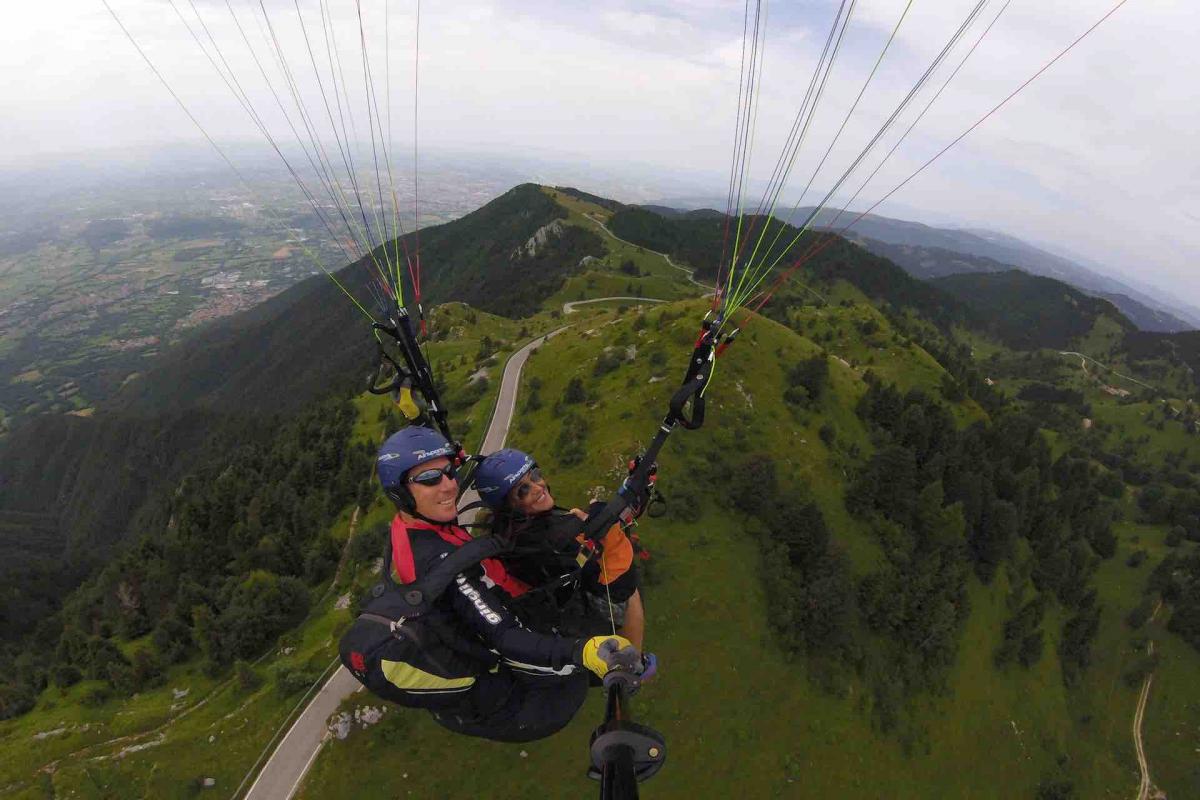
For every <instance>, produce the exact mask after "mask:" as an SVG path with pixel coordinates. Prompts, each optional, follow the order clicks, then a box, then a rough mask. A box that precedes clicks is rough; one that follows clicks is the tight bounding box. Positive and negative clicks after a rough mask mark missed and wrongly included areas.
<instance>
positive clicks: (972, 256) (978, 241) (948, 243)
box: [643, 205, 1200, 333]
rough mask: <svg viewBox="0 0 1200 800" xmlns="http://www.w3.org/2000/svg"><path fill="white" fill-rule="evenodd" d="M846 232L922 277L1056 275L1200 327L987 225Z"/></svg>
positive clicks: (1152, 324)
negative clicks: (1015, 271)
mask: <svg viewBox="0 0 1200 800" xmlns="http://www.w3.org/2000/svg"><path fill="white" fill-rule="evenodd" d="M643 207H644V208H647V209H650V210H652V211H655V212H657V213H659V214H663V215H665V216H670V215H672V214H680V213H684V212H681V211H679V210H678V209H672V208H668V207H666V206H664V205H647V206H643ZM812 211H813V209H812V207H806V208H801V209H799V210H798V211H797V212H796V213H795V214H794V215H793V219H797V220H803V219H804V218H805V217H806V216H807V215H808V214H810V213H811V212H812ZM693 213H694V212H693ZM854 218H855V217H854V216H851V214H850V213H849V212H847V213H845V214H843V213H841V212H840V211H839V210H838V209H824V210H823V211H821V213H820V214H818V215H817V219H816V227H817V228H820V229H823V230H836V231H839V232H840V231H841V230H842V228H844V227H845V226H846V225H847V224H849V223H850V221H851V220H853V219H854ZM835 220H836V221H835ZM844 235H845V236H846V237H847V238H848V239H851V240H852V241H857V242H858V243H860V244H861V245H862V246H863V247H865V248H866V249H867V250H869V251H870V252H872V253H875V254H876V255H879V256H883V257H884V258H887V259H889V260H891V261H893V262H895V263H896V264H897V265H899V266H901V267H903V268H904V269H905V270H906V271H908V272H909V273H910V274H911V275H913V276H914V277H917V278H920V279H922V280H930V279H933V278H941V277H945V276H947V275H955V274H961V273H980V272H1005V271H1007V270H1011V269H1014V268H1015V269H1020V270H1024V271H1025V272H1028V273H1030V274H1032V275H1040V276H1042V277H1046V278H1054V279H1055V280H1060V281H1062V282H1064V283H1068V284H1070V285H1071V286H1074V287H1075V288H1077V289H1079V290H1080V291H1083V292H1085V293H1087V294H1090V295H1092V296H1093V297H1102V298H1104V299H1105V300H1108V301H1110V302H1111V303H1112V304H1113V305H1115V306H1116V307H1117V308H1118V309H1120V310H1121V312H1122V313H1123V314H1124V315H1125V316H1127V317H1128V318H1129V319H1130V321H1132V322H1133V323H1134V324H1135V325H1137V327H1138V328H1139V329H1140V330H1144V331H1153V332H1158V333H1176V332H1179V331H1184V330H1192V329H1196V328H1200V310H1195V309H1191V308H1187V307H1181V306H1180V305H1179V304H1171V303H1167V302H1165V301H1164V300H1162V299H1160V298H1158V297H1154V296H1151V295H1150V294H1148V293H1146V292H1144V291H1142V290H1140V289H1137V288H1134V287H1132V286H1129V285H1128V284H1126V283H1122V282H1121V281H1118V280H1116V279H1114V278H1111V277H1109V276H1107V275H1104V274H1102V273H1100V272H1097V271H1096V270H1095V269H1093V268H1091V267H1087V266H1084V265H1082V264H1080V263H1078V262H1077V261H1074V260H1071V259H1069V258H1064V257H1063V256H1058V255H1055V254H1053V253H1050V252H1048V251H1046V250H1043V249H1041V248H1039V247H1035V246H1033V245H1031V244H1029V243H1027V242H1024V241H1022V240H1020V239H1017V238H1016V237H1014V236H1009V235H1007V234H1003V233H997V232H995V231H988V230H982V229H970V228H939V227H933V226H930V225H925V224H922V223H920V222H909V221H907V220H901V219H894V218H891V217H883V216H878V215H875V214H868V215H866V216H865V217H863V218H862V219H861V220H859V221H858V222H856V223H855V225H854V227H853V228H852V229H851V230H850V231H847V232H846V233H845V234H844Z"/></svg>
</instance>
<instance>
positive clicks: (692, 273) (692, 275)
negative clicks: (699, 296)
mask: <svg viewBox="0 0 1200 800" xmlns="http://www.w3.org/2000/svg"><path fill="white" fill-rule="evenodd" d="M584 216H585V217H587V218H588V219H590V220H591V221H592V222H594V223H596V224H597V225H599V226H600V228H601V229H602V230H603V231H604V232H605V233H607V234H608V235H609V236H611V237H612V238H614V239H616V240H617V241H618V242H621V243H623V244H627V245H629V246H630V247H641V248H642V249H643V250H645V251H646V252H647V253H652V254H654V255H656V256H662V257H663V258H665V259H666V261H667V263H668V264H670V265H671V266H672V267H674V268H675V269H677V270H679V271H680V272H683V273H686V274H687V278H688V280H689V281H691V282H692V283H694V284H696V285H697V286H699V287H700V288H702V289H706V290H707V291H708V292H709V293H712V292H715V291H716V288H715V287H713V286H709V285H708V284H707V283H701V282H700V281H698V280H696V270H694V269H688V268H687V267H681V266H679V265H678V264H676V263H675V262H674V261H672V260H671V257H670V256H669V255H667V254H666V253H660V252H658V251H657V250H651V249H650V248H649V247H643V246H642V245H640V244H637V243H635V242H631V241H629V240H628V239H622V238H621V237H620V236H617V235H616V234H615V233H613V232H612V231H610V230H609V229H608V226H607V225H605V224H604V223H603V222H601V221H600V220H598V219H596V218H595V217H593V216H592V215H591V214H584Z"/></svg>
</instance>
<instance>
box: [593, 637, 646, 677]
mask: <svg viewBox="0 0 1200 800" xmlns="http://www.w3.org/2000/svg"><path fill="white" fill-rule="evenodd" d="M582 656H583V657H582V660H583V666H585V667H587V668H588V669H590V670H591V671H592V672H594V673H595V674H596V677H598V678H603V677H604V676H605V675H607V674H608V671H609V670H610V669H613V668H614V667H620V668H621V669H627V670H630V671H632V672H635V673H638V672H640V671H641V669H642V656H641V654H640V653H638V651H637V648H636V647H634V646H633V643H632V642H630V641H629V640H628V639H626V638H625V637H624V636H616V635H611V634H610V635H608V636H593V637H592V638H591V639H588V640H587V641H585V642H584V643H583V653H582Z"/></svg>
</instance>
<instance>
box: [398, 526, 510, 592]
mask: <svg viewBox="0 0 1200 800" xmlns="http://www.w3.org/2000/svg"><path fill="white" fill-rule="evenodd" d="M409 530H428V531H433V532H434V533H436V534H437V535H438V536H439V537H440V538H441V539H442V541H444V542H446V543H448V544H452V545H454V546H455V547H462V546H463V545H464V544H466V543H467V542H469V541H471V534H469V533H467V532H466V531H465V530H463V529H462V528H460V527H458V526H457V525H430V524H428V523H422V522H417V523H414V524H413V525H405V524H404V521H403V520H401V519H400V515H399V514H397V515H396V516H395V517H393V518H392V530H391V539H392V564H391V569H392V577H393V578H395V579H396V582H397V583H412V582H413V581H414V580H416V579H417V568H416V564H415V563H414V562H413V554H412V541H411V540H410V539H409V538H408V536H409V534H408V532H409ZM480 563H481V564H482V566H483V572H484V574H485V575H486V576H487V578H488V580H490V581H491V582H492V583H494V584H495V585H496V586H499V587H500V589H501V590H503V591H504V592H505V593H507V594H508V596H509V597H518V596H520V595H522V594H525V592H527V591H529V584H527V583H525V582H524V581H522V580H520V579H518V578H516V577H514V576H512V575H510V574H509V573H508V570H506V569H505V568H504V565H503V564H501V563H500V562H499V561H497V560H496V559H494V558H487V559H484V560H483V561H482V562H480Z"/></svg>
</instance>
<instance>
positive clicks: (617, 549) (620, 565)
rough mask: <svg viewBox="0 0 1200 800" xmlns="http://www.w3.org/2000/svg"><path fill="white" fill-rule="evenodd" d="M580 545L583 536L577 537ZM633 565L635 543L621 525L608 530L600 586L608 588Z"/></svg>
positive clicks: (603, 552) (601, 555)
mask: <svg viewBox="0 0 1200 800" xmlns="http://www.w3.org/2000/svg"><path fill="white" fill-rule="evenodd" d="M577 540H578V541H579V542H580V544H582V543H583V536H582V535H580V536H578V537H577ZM632 565H633V542H631V541H629V537H628V536H626V535H625V531H623V530H622V529H621V526H620V525H619V524H617V525H613V526H612V527H611V528H609V529H608V533H607V534H606V535H605V537H604V549H603V551H602V552H601V554H600V585H601V586H607V585H608V584H610V583H612V582H614V581H615V580H617V578H620V577H621V576H622V575H624V574H625V573H626V572H628V571H629V568H630V567H631V566H632Z"/></svg>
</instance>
